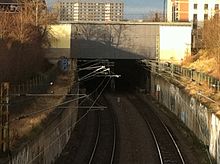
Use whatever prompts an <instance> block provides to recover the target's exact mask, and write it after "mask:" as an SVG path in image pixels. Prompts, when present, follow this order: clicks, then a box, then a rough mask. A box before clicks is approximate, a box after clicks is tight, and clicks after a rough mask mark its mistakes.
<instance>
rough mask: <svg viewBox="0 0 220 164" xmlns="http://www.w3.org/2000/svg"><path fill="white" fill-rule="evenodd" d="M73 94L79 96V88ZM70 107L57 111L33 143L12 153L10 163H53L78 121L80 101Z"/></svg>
mask: <svg viewBox="0 0 220 164" xmlns="http://www.w3.org/2000/svg"><path fill="white" fill-rule="evenodd" d="M72 93H75V94H77V93H78V87H76V88H74V91H73V92H72ZM76 98H77V96H76ZM69 106H71V108H65V109H56V110H55V111H54V112H52V115H53V116H52V118H53V119H52V120H51V119H48V120H50V122H47V126H46V128H45V129H43V130H42V133H41V134H40V135H39V136H36V137H35V138H34V140H33V141H31V142H29V143H26V144H25V145H24V146H21V148H20V149H18V150H17V151H14V152H12V156H11V158H10V161H8V162H9V163H12V164H26V163H40V164H49V163H53V162H54V161H55V159H56V157H58V156H59V155H60V153H61V152H62V150H63V148H64V147H65V145H66V143H67V142H68V140H69V138H70V135H71V131H72V130H73V128H74V126H75V122H76V119H77V107H78V101H77V100H76V101H73V102H72V103H70V104H69Z"/></svg>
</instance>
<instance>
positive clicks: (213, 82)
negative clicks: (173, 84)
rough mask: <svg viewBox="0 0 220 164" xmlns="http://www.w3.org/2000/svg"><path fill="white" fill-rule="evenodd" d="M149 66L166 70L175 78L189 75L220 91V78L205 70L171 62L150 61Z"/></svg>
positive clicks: (197, 81) (198, 81)
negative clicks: (197, 69)
mask: <svg viewBox="0 0 220 164" xmlns="http://www.w3.org/2000/svg"><path fill="white" fill-rule="evenodd" d="M149 66H151V68H152V71H153V72H157V73H162V72H164V73H167V74H170V75H171V76H173V77H175V78H180V77H187V78H189V79H190V80H191V81H195V82H196V83H198V84H200V85H201V84H207V85H208V86H209V88H213V89H214V90H215V91H216V92H218V91H220V80H219V79H217V78H215V77H213V76H211V75H208V74H206V73H204V72H199V71H196V70H195V69H190V68H185V67H182V66H180V65H176V64H171V63H159V62H149Z"/></svg>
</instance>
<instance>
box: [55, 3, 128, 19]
mask: <svg viewBox="0 0 220 164" xmlns="http://www.w3.org/2000/svg"><path fill="white" fill-rule="evenodd" d="M58 8H59V21H61V22H62V21H64V22H71V21H120V20H122V19H123V15H124V3H123V1H122V0H61V1H59V2H58Z"/></svg>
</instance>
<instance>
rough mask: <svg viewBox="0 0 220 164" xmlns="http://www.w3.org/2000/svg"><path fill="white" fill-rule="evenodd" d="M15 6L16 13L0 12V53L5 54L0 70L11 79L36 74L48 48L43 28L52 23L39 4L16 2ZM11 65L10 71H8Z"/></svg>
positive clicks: (46, 32)
mask: <svg viewBox="0 0 220 164" xmlns="http://www.w3.org/2000/svg"><path fill="white" fill-rule="evenodd" d="M18 4H19V10H17V11H15V12H8V11H5V12H1V13H0V22H1V23H0V53H1V54H4V55H6V57H5V56H4V57H0V62H1V61H3V58H4V65H7V67H5V68H3V67H2V68H1V69H2V70H1V71H3V72H4V73H5V74H6V73H7V74H10V76H11V78H14V79H15V78H20V77H21V76H23V75H25V74H27V75H28V76H29V75H31V74H32V73H34V72H37V71H39V69H40V67H41V66H42V64H43V60H44V57H43V48H44V47H48V46H49V45H50V43H49V32H48V29H47V25H48V24H51V23H52V21H53V20H55V18H54V17H53V15H52V14H50V13H48V12H47V9H46V6H45V3H44V2H43V1H31V0H18ZM7 54H10V55H7ZM12 65H13V68H14V69H8V68H12ZM30 68H31V69H30ZM8 79H9V78H8ZM0 80H1V79H0Z"/></svg>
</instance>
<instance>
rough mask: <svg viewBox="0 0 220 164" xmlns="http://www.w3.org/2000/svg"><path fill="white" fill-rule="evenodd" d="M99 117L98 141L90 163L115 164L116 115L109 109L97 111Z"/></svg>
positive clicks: (95, 143) (96, 140)
mask: <svg viewBox="0 0 220 164" xmlns="http://www.w3.org/2000/svg"><path fill="white" fill-rule="evenodd" d="M102 101H103V100H102ZM97 116H98V117H97V119H98V122H97V123H98V125H97V129H96V139H95V142H94V148H93V150H92V152H91V155H90V159H89V162H88V163H89V164H92V163H102V162H103V161H105V163H110V164H113V163H114V161H115V151H116V139H117V126H116V118H115V114H114V113H113V111H112V110H111V109H110V108H107V109H104V110H103V111H97Z"/></svg>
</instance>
